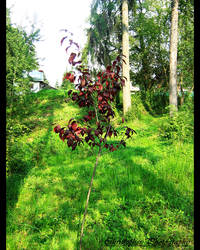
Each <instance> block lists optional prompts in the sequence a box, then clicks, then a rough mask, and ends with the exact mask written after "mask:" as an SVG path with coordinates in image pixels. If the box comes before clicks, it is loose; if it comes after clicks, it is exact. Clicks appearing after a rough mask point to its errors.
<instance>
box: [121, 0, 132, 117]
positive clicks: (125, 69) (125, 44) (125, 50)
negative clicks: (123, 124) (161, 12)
mask: <svg viewBox="0 0 200 250" xmlns="http://www.w3.org/2000/svg"><path fill="white" fill-rule="evenodd" d="M122 54H123V55H125V56H126V57H125V58H124V59H125V61H126V64H125V63H124V62H123V63H122V74H123V76H124V77H125V86H124V87H123V113H124V115H125V114H126V112H127V111H128V109H129V108H130V107H131V91H130V72H129V71H130V69H129V34H128V1H127V0H123V1H122Z"/></svg>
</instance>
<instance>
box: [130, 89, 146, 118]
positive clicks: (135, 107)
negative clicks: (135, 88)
mask: <svg viewBox="0 0 200 250" xmlns="http://www.w3.org/2000/svg"><path fill="white" fill-rule="evenodd" d="M131 104H132V105H131V108H130V110H129V111H128V112H127V113H126V116H125V120H126V121H133V120H135V119H140V118H141V115H142V114H144V113H145V112H146V111H145V108H144V105H143V103H142V100H141V94H140V93H135V94H132V95H131Z"/></svg>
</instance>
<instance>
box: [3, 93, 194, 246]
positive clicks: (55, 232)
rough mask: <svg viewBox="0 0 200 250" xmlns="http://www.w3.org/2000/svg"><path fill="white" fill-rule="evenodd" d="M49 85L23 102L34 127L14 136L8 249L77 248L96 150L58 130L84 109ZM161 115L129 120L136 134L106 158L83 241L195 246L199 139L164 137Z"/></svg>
mask: <svg viewBox="0 0 200 250" xmlns="http://www.w3.org/2000/svg"><path fill="white" fill-rule="evenodd" d="M63 98H64V93H63V92H62V91H60V92H58V91H54V90H46V91H41V92H40V93H38V94H35V95H32V96H31V98H29V99H28V100H27V102H26V105H25V106H24V107H23V106H21V107H17V108H18V110H20V116H19V117H17V114H18V113H19V111H16V117H15V119H16V120H17V119H18V121H20V122H21V123H26V124H27V125H28V124H29V125H30V124H31V125H32V129H31V130H30V131H29V132H28V133H25V134H24V135H23V136H21V137H19V138H17V139H16V141H15V142H13V144H12V151H11V152H12V154H11V155H10V156H9V157H10V159H9V160H10V161H11V162H12V164H13V165H12V167H13V169H15V172H14V173H13V174H12V175H10V176H8V177H7V249H8V250H14V249H28V250H29V249H55V250H56V249H58V250H62V249H63V250H64V249H70V250H71V249H72V250H73V249H76V247H77V244H78V240H79V231H80V223H81V219H82V216H83V211H84V204H85V201H86V196H87V191H88V187H89V182H90V178H91V175H92V170H93V166H94V163H95V157H96V154H97V150H94V151H92V150H90V149H89V148H88V147H87V146H82V147H79V148H77V149H76V150H75V151H73V152H71V149H69V148H68V147H67V146H66V144H65V143H63V142H62V141H61V140H60V139H59V137H58V135H57V134H55V133H54V132H53V128H54V126H55V125H56V124H58V123H59V124H61V125H64V124H65V122H67V121H68V120H69V118H71V117H76V116H77V115H78V116H79V115H80V114H79V111H80V110H79V109H78V108H76V107H74V106H73V105H72V103H65V102H63V101H62V100H63ZM159 123H160V118H159V117H157V118H155V117H152V116H150V115H149V114H146V115H143V116H142V117H141V119H140V120H135V121H132V122H129V123H128V124H127V125H128V126H130V127H132V128H133V129H135V130H136V131H137V135H135V136H134V137H133V139H131V140H130V141H128V142H127V147H126V148H124V149H121V150H119V151H114V152H113V153H104V154H103V156H102V157H101V158H100V161H99V165H98V167H97V172H96V176H95V180H94V186H93V191H92V193H91V197H90V203H89V208H88V215H87V217H86V223H85V233H84V238H83V249H94V250H96V249H112V250H113V249H116V250H117V249H193V248H194V247H193V245H194V244H193V188H194V183H193V179H194V178H193V144H191V143H181V142H174V143H173V144H168V143H166V142H164V141H162V140H161V139H160V138H159V132H158V126H159Z"/></svg>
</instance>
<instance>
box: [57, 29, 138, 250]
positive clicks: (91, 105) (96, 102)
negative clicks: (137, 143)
mask: <svg viewBox="0 0 200 250" xmlns="http://www.w3.org/2000/svg"><path fill="white" fill-rule="evenodd" d="M65 32H68V31H67V30H65ZM67 38H68V36H65V37H63V38H62V40H61V45H62V44H63V41H64V40H65V39H67ZM72 46H75V47H76V49H77V50H78V51H79V45H78V44H77V43H75V42H74V41H73V40H72V39H69V45H68V46H67V47H66V52H68V49H69V48H70V47H72ZM79 57H80V52H78V53H74V52H72V53H71V54H70V56H69V59H68V62H69V63H70V64H71V65H73V66H75V69H76V71H77V73H75V72H73V73H66V75H65V77H64V79H67V80H69V81H70V82H71V83H74V84H75V89H76V90H74V91H73V90H69V91H68V96H69V98H70V99H71V100H72V101H74V102H75V103H76V104H78V106H79V107H80V108H83V107H87V110H88V111H87V115H85V116H83V118H82V119H81V120H80V121H79V122H78V121H76V120H75V119H74V118H71V119H70V120H69V121H68V123H67V125H66V127H61V126H60V125H57V126H56V127H55V128H54V132H55V133H58V134H59V137H60V139H61V140H62V141H63V142H64V141H65V140H66V141H67V145H68V147H71V148H72V150H75V149H76V147H77V146H79V145H80V144H84V143H86V144H88V145H89V146H90V147H92V148H93V147H98V154H97V157H96V163H95V165H94V169H93V174H92V178H91V182H90V187H89V190H88V195H87V200H86V205H85V211H84V215H83V221H82V225H81V233H80V249H81V247H82V237H83V230H84V222H85V218H86V214H87V207H88V203H89V198H90V193H91V189H92V184H93V179H94V176H95V172H96V168H97V165H98V160H99V157H100V156H101V153H102V149H103V148H105V149H107V150H109V151H110V152H112V151H115V150H118V149H120V147H121V146H123V147H126V142H125V140H126V139H128V138H130V137H131V136H132V135H133V133H136V132H135V130H133V129H131V128H129V127H127V126H123V127H122V128H120V130H119V129H116V128H114V127H113V125H112V119H113V118H114V117H115V112H114V111H113V107H112V104H113V102H114V100H115V98H116V96H117V94H118V92H119V91H120V90H121V89H122V86H124V84H125V79H123V78H122V76H121V67H122V66H121V65H122V64H121V62H122V60H123V61H124V62H125V60H124V59H123V58H122V56H117V58H116V60H114V61H113V63H112V65H109V66H107V67H106V70H105V71H100V72H99V73H98V74H97V75H96V78H95V79H92V74H91V72H90V70H89V69H88V68H86V67H85V66H84V65H83V64H82V62H81V60H79V59H77V58H79ZM122 122H124V118H122ZM80 124H83V126H81V125H80ZM119 131H120V133H121V134H123V137H122V139H121V140H119V141H116V142H115V143H113V142H111V143H109V141H108V138H111V137H113V136H114V137H117V136H118V135H119Z"/></svg>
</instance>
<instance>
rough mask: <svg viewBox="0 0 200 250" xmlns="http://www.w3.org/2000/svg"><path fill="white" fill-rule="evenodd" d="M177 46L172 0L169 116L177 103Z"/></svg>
mask: <svg viewBox="0 0 200 250" xmlns="http://www.w3.org/2000/svg"><path fill="white" fill-rule="evenodd" d="M177 46H178V0H172V17H171V33H170V61H169V64H170V75H169V104H170V116H173V113H174V111H177V110H178V105H177V72H176V71H177Z"/></svg>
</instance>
